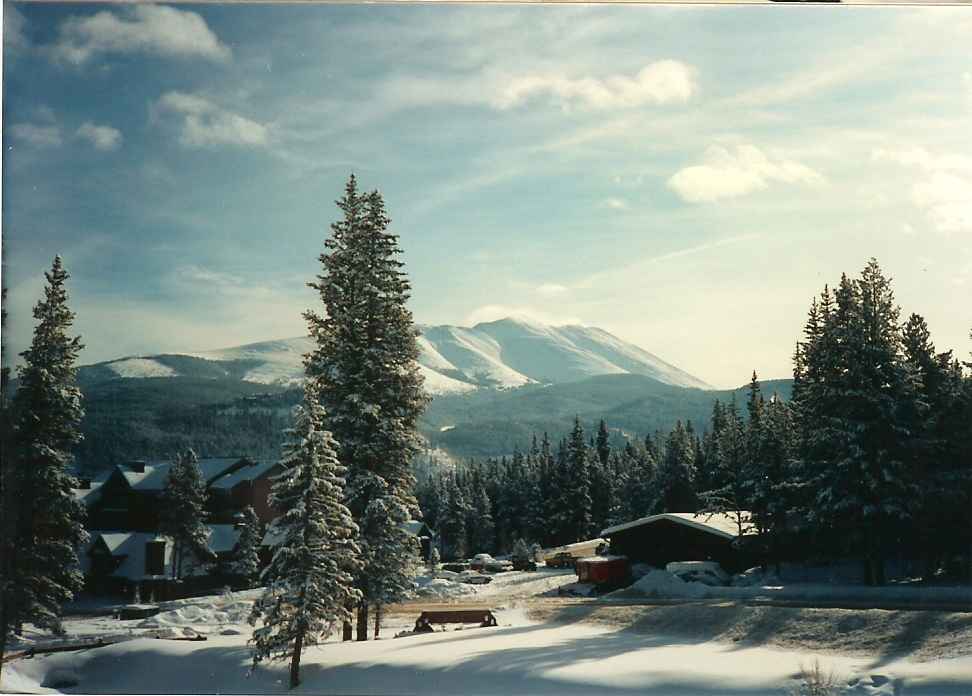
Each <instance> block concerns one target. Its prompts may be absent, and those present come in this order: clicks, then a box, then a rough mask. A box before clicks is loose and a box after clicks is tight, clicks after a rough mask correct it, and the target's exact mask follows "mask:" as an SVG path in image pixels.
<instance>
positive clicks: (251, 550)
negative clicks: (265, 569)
mask: <svg viewBox="0 0 972 696" xmlns="http://www.w3.org/2000/svg"><path fill="white" fill-rule="evenodd" d="M262 541H263V527H262V525H261V524H260V518H259V517H257V514H256V510H254V509H253V506H251V505H247V506H246V509H245V510H243V519H242V521H241V523H240V540H239V541H238V542H237V546H236V551H235V553H234V557H233V572H234V574H236V575H238V576H239V577H240V579H241V580H242V581H243V586H244V587H246V588H247V589H250V588H253V587H256V585H257V582H258V581H259V579H260V544H261V543H262Z"/></svg>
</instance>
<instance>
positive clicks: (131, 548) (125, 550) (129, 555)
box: [81, 531, 172, 580]
mask: <svg viewBox="0 0 972 696" xmlns="http://www.w3.org/2000/svg"><path fill="white" fill-rule="evenodd" d="M157 538H162V537H158V535H156V534H154V533H151V532H96V531H93V532H91V541H90V543H89V545H88V548H87V549H86V551H87V550H90V548H91V547H92V546H94V545H95V544H96V543H98V540H99V539H100V540H101V541H103V542H104V543H105V546H107V547H108V550H109V551H110V552H111V555H112V556H124V559H123V560H122V562H121V565H119V566H118V567H117V568H116V569H115V570H114V572H113V573H112V574H111V575H112V576H113V577H116V578H127V579H128V580H145V579H147V578H152V577H156V576H153V575H147V574H146V573H145V544H146V543H148V542H150V541H155V540H156V539H157ZM171 563H172V544H171V543H168V544H166V545H165V565H164V567H163V570H165V571H166V573H165V574H166V575H170V574H171V570H172V566H171ZM81 567H82V569H83V570H85V571H87V570H89V568H90V559H89V557H88V554H87V553H86V552H85V553H82V554H81Z"/></svg>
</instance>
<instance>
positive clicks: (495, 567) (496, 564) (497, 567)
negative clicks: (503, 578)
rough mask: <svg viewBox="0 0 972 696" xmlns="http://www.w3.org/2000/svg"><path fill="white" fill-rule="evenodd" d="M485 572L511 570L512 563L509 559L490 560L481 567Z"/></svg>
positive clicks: (505, 571)
mask: <svg viewBox="0 0 972 696" xmlns="http://www.w3.org/2000/svg"><path fill="white" fill-rule="evenodd" d="M483 570H485V571H486V572H487V573H507V572H509V571H511V570H513V564H512V563H510V562H509V561H500V560H496V559H494V560H492V561H489V562H487V563H486V565H485V566H484V567H483Z"/></svg>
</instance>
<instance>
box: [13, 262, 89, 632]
mask: <svg viewBox="0 0 972 696" xmlns="http://www.w3.org/2000/svg"><path fill="white" fill-rule="evenodd" d="M44 275H45V277H46V279H47V285H46V286H45V288H44V298H43V299H41V300H40V301H39V302H38V303H37V304H36V305H35V306H34V319H36V320H37V325H36V326H35V327H34V336H33V340H32V342H31V345H30V348H28V349H27V350H26V351H24V352H23V353H21V355H22V356H23V358H24V363H23V365H21V366H20V367H19V368H18V374H19V379H20V383H19V387H18V389H17V393H16V394H15V395H14V398H13V404H12V410H13V447H12V452H11V453H10V454H11V455H12V456H11V457H10V460H12V462H11V461H8V459H7V458H5V459H4V462H3V465H4V468H7V467H10V466H11V464H12V468H13V469H14V471H13V474H12V476H13V480H14V483H15V489H16V495H17V501H16V510H15V512H16V525H17V526H16V534H15V540H16V541H15V553H16V555H15V558H14V559H13V563H12V566H13V567H12V571H13V572H12V578H11V579H12V581H13V584H14V588H15V589H14V592H13V602H12V606H10V607H8V610H12V611H11V615H10V618H9V619H8V620H9V621H10V623H11V624H12V625H14V626H15V627H16V628H17V629H18V630H19V629H20V628H21V627H22V625H23V623H24V622H27V621H30V622H32V623H34V624H35V625H37V626H40V627H42V628H48V629H52V630H59V629H60V622H61V608H62V606H63V604H64V603H65V602H67V601H69V600H70V599H71V598H72V596H73V595H74V593H76V592H78V591H79V590H81V588H82V587H83V584H84V580H83V577H82V575H81V569H80V564H79V562H78V548H79V546H80V545H81V544H83V543H84V542H85V541H86V540H87V536H88V535H87V534H86V533H85V531H84V528H83V527H82V521H83V519H84V507H83V505H82V504H81V503H80V502H79V501H77V500H75V498H74V495H73V492H72V489H73V488H74V487H75V486H76V485H77V482H76V480H75V478H74V477H73V476H72V475H71V466H72V463H73V455H72V454H71V450H72V448H73V447H74V446H75V445H76V444H78V443H79V442H80V441H81V437H82V436H81V432H80V428H79V426H80V423H81V419H82V417H83V416H84V410H83V408H82V405H81V398H82V397H81V391H80V390H79V389H78V387H77V381H76V375H77V372H76V369H75V366H74V364H75V361H76V360H77V357H78V353H79V352H80V351H81V348H82V345H81V340H80V338H78V337H71V336H69V335H68V334H69V332H70V330H71V324H72V323H73V321H74V312H72V311H71V310H70V308H69V307H68V293H67V288H66V283H67V280H68V277H69V276H68V273H67V271H66V270H65V269H64V265H63V263H62V262H61V257H60V256H56V257H54V262H53V264H52V266H51V270H50V271H47V272H45V274H44ZM5 618H6V617H5Z"/></svg>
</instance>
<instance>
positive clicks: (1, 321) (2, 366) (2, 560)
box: [0, 268, 19, 676]
mask: <svg viewBox="0 0 972 696" xmlns="http://www.w3.org/2000/svg"><path fill="white" fill-rule="evenodd" d="M2 273H6V268H4V269H3V271H2ZM2 273H0V278H2ZM6 327H7V287H6V286H5V285H4V286H3V287H2V288H0V330H2V331H6ZM6 362H7V360H6V353H5V350H4V345H3V343H2V342H0V676H2V670H3V658H4V654H5V653H6V649H7V636H8V634H9V632H10V620H11V618H12V616H11V615H12V614H13V606H14V604H13V603H14V600H15V596H16V587H17V585H16V575H15V573H14V558H15V557H16V546H17V511H18V508H19V501H18V497H17V489H16V486H15V484H16V473H17V471H16V467H15V466H13V462H12V461H11V460H12V458H13V451H12V448H11V439H12V437H13V423H12V422H11V420H12V419H11V413H10V402H9V388H10V368H9V367H7V365H6Z"/></svg>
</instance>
